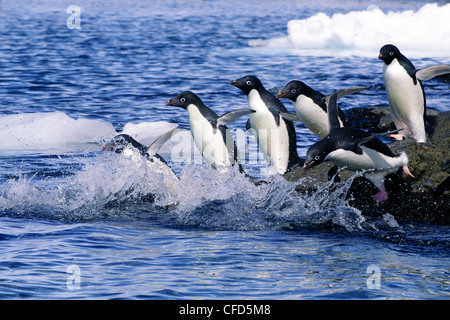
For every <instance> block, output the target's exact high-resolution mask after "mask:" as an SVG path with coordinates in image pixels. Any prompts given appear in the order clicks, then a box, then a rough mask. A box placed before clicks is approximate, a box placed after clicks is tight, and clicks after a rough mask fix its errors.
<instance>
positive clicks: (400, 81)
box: [383, 59, 426, 142]
mask: <svg viewBox="0 0 450 320" xmlns="http://www.w3.org/2000/svg"><path fill="white" fill-rule="evenodd" d="M383 77H384V83H385V86H386V93H387V96H388V100H389V107H390V111H391V116H392V119H393V120H394V123H395V126H396V127H397V129H400V128H403V131H402V132H400V134H402V135H404V136H405V137H411V138H414V139H415V140H416V141H417V142H425V141H426V135H425V123H424V119H423V114H424V106H425V100H424V96H423V92H422V88H421V86H420V83H419V81H417V83H416V84H414V82H413V80H412V79H411V77H410V76H409V75H408V73H407V72H406V70H405V68H403V67H402V66H401V65H400V63H399V62H398V60H397V59H394V60H392V62H391V63H390V64H389V65H386V64H384V66H383Z"/></svg>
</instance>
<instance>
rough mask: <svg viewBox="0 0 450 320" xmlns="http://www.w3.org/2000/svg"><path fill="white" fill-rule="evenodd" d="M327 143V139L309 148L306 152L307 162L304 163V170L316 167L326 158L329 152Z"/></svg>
mask: <svg viewBox="0 0 450 320" xmlns="http://www.w3.org/2000/svg"><path fill="white" fill-rule="evenodd" d="M325 144H326V140H321V141H319V142H316V143H315V144H313V145H312V146H311V147H310V148H309V149H308V151H307V152H306V158H305V163H304V165H303V169H304V170H306V169H308V168H312V167H315V166H317V165H319V164H321V163H322V162H323V161H324V160H325V158H326V157H327V155H328V154H329V152H328V151H327V148H326V146H325Z"/></svg>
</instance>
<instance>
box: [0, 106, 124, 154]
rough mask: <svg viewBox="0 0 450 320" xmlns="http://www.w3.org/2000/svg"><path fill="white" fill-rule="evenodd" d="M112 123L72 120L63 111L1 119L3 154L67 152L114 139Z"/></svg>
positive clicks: (18, 115)
mask: <svg viewBox="0 0 450 320" xmlns="http://www.w3.org/2000/svg"><path fill="white" fill-rule="evenodd" d="M115 133H116V131H115V129H114V127H113V125H112V124H111V123H108V122H104V121H101V120H93V119H72V118H71V117H69V116H68V115H66V114H65V113H63V112H49V113H22V114H12V115H2V116H0V137H1V139H0V152H8V151H17V150H20V151H23V152H30V151H31V152H49V151H50V150H54V151H57V152H67V151H74V150H77V149H79V148H80V147H81V146H82V145H86V144H92V143H101V142H102V141H103V140H108V139H111V137H113V136H114V135H115Z"/></svg>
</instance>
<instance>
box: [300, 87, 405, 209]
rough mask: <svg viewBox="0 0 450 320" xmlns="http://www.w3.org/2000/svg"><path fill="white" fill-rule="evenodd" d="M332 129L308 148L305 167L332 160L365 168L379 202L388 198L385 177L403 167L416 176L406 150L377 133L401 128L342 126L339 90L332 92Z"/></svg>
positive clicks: (347, 166)
mask: <svg viewBox="0 0 450 320" xmlns="http://www.w3.org/2000/svg"><path fill="white" fill-rule="evenodd" d="M328 117H329V123H330V133H329V134H328V135H327V136H326V137H325V138H324V139H323V140H321V141H319V142H316V143H315V144H313V145H312V146H311V147H310V148H309V149H308V151H307V152H306V159H305V164H304V169H305V170H306V169H308V168H311V167H313V166H316V165H318V164H320V163H322V162H323V161H325V160H330V161H331V162H333V164H334V165H336V166H338V167H345V168H347V169H349V170H351V171H364V173H363V174H364V176H365V177H366V178H368V179H369V180H370V181H371V182H372V183H373V184H374V185H375V186H376V187H377V188H378V189H379V192H378V193H377V194H375V195H374V196H373V199H374V200H375V201H377V202H379V201H384V200H387V198H388V194H387V192H386V189H385V187H384V180H385V177H386V176H387V175H388V174H390V173H394V172H397V171H398V169H400V168H402V169H403V172H404V173H405V174H406V175H407V176H408V177H411V178H413V177H414V176H413V175H412V174H411V172H410V171H409V169H408V156H407V155H406V153H405V152H402V153H401V154H400V155H398V156H396V155H394V154H393V152H392V151H391V150H390V149H389V147H388V146H386V145H385V144H384V143H383V142H382V141H381V140H380V139H379V138H378V137H379V136H382V135H387V134H391V133H396V132H398V131H399V130H395V131H391V132H385V133H380V134H375V135H371V134H369V133H367V132H365V131H362V130H359V129H355V128H351V127H340V124H339V120H338V109H337V94H335V93H334V94H332V95H331V96H330V98H329V102H328Z"/></svg>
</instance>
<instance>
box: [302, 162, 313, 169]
mask: <svg viewBox="0 0 450 320" xmlns="http://www.w3.org/2000/svg"><path fill="white" fill-rule="evenodd" d="M313 166H314V160H313V161H311V162H309V163H306V162H305V164H304V165H303V170H307V169H309V168H311V167H313Z"/></svg>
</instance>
